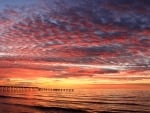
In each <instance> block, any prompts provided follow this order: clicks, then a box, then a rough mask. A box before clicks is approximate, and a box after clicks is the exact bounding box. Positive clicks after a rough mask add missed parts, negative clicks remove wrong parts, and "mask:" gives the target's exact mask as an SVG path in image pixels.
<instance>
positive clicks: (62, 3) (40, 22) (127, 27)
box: [0, 0, 150, 79]
mask: <svg viewBox="0 0 150 113" xmlns="http://www.w3.org/2000/svg"><path fill="white" fill-rule="evenodd" d="M23 1H24V0H23ZM24 2H25V1H24ZM8 3H9V2H8ZM32 3H33V4H34V6H33V7H31V6H30V4H28V2H27V5H26V6H22V3H20V2H17V3H14V4H16V7H13V6H11V4H9V5H10V6H9V7H8V6H6V4H5V3H4V4H3V5H0V70H1V73H0V76H1V77H5V76H6V77H13V76H14V77H19V76H21V77H25V75H26V76H31V75H32V76H33V77H36V76H40V77H41V76H44V77H50V78H52V77H57V78H69V77H77V78H78V77H81V76H87V77H91V78H92V77H93V76H94V75H95V74H97V75H101V76H100V77H102V76H107V75H111V76H115V75H116V74H117V75H120V76H121V77H122V78H124V76H126V75H128V74H129V76H131V77H132V76H134V75H133V74H136V75H139V76H141V75H142V74H144V76H149V75H148V74H149V71H147V70H149V68H150V67H149V65H150V57H149V56H150V49H149V48H150V46H149V37H150V34H149V31H148V30H149V28H150V24H149V23H150V19H149V15H148V12H149V1H147V0H144V1H140V0H136V2H135V1H134V0H133V1H129V0H116V1H111V0H93V1H89V0H84V1H81V0H51V1H49V0H46V1H41V0H39V1H34V2H32ZM2 6H5V8H4V7H3V8H1V7H2ZM66 6H67V7H66ZM112 65H113V66H112ZM105 66H106V67H105ZM104 67H105V68H104ZM91 68H92V69H91ZM17 69H18V71H17ZM131 70H132V71H131ZM133 70H134V71H133ZM124 71H125V72H124ZM144 71H145V72H144ZM37 72H38V74H36V73H37ZM23 73H24V75H23ZM143 78H144V77H143ZM143 78H142V79H143ZM110 79H111V77H110ZM118 79H121V78H118ZM137 79H138V77H137Z"/></svg>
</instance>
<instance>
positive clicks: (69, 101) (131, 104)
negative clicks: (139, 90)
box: [0, 95, 147, 106]
mask: <svg viewBox="0 0 150 113" xmlns="http://www.w3.org/2000/svg"><path fill="white" fill-rule="evenodd" d="M0 98H15V99H28V100H35V101H36V100H39V101H45V102H62V103H68V104H69V103H70V104H71V103H87V104H116V105H129V106H147V105H143V104H139V103H127V102H107V101H99V102H95V101H81V100H45V99H40V98H26V97H17V96H8V95H7V96H5V95H0Z"/></svg>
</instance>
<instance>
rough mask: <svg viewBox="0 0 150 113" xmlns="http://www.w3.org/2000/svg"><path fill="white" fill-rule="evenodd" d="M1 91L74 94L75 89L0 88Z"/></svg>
mask: <svg viewBox="0 0 150 113" xmlns="http://www.w3.org/2000/svg"><path fill="white" fill-rule="evenodd" d="M0 91H10V92H11V91H44V92H49V91H55V92H56V91H57V92H73V91H74V89H64V88H40V87H23V86H0Z"/></svg>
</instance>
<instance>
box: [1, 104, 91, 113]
mask: <svg viewBox="0 0 150 113" xmlns="http://www.w3.org/2000/svg"><path fill="white" fill-rule="evenodd" d="M3 104H7V105H13V106H20V107H26V108H32V109H36V110H39V111H44V112H49V111H55V112H59V113H89V112H88V111H86V110H83V109H74V108H62V107H46V106H39V105H34V106H32V105H24V104H11V103H3Z"/></svg>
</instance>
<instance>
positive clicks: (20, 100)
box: [0, 89, 150, 113]
mask: <svg viewBox="0 0 150 113" xmlns="http://www.w3.org/2000/svg"><path fill="white" fill-rule="evenodd" d="M0 113H150V90H144V89H143V90H142V89H139V90H136V89H74V91H30V90H22V91H19V90H16V91H8V90H7V91H3V90H1V91H0Z"/></svg>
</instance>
